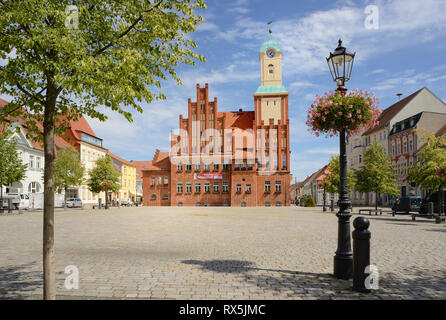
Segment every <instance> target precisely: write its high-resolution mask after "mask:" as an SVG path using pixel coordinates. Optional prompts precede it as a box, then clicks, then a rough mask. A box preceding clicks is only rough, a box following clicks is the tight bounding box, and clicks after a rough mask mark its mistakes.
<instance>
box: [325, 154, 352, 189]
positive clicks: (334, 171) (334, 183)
mask: <svg viewBox="0 0 446 320" xmlns="http://www.w3.org/2000/svg"><path fill="white" fill-rule="evenodd" d="M327 171H328V173H327V175H326V176H325V179H324V182H323V183H324V184H325V190H326V192H328V193H331V194H335V193H339V186H340V184H341V180H340V179H341V178H340V172H341V169H340V162H339V155H338V154H332V155H330V162H329V164H328V168H327ZM347 183H348V189H349V192H351V191H352V189H353V188H354V187H355V175H354V173H353V171H352V170H347Z"/></svg>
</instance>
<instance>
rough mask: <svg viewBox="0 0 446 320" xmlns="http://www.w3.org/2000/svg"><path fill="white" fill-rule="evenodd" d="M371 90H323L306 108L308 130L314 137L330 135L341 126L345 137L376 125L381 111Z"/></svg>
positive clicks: (333, 134)
mask: <svg viewBox="0 0 446 320" xmlns="http://www.w3.org/2000/svg"><path fill="white" fill-rule="evenodd" d="M378 104H379V101H377V100H376V97H375V95H374V94H373V93H371V94H369V93H368V92H367V91H365V92H363V91H360V90H358V89H356V90H352V91H350V92H347V93H346V94H345V95H343V94H341V93H340V92H339V91H334V92H326V93H325V95H324V96H322V97H321V96H317V97H316V100H315V102H314V103H313V104H312V105H311V109H310V110H307V113H308V115H307V118H308V119H307V122H306V124H307V126H309V127H310V128H309V129H308V131H310V132H314V134H315V135H316V136H319V135H320V134H326V135H327V136H330V137H333V136H335V135H337V134H338V132H339V131H341V130H342V129H345V131H346V133H347V135H348V136H350V135H352V134H355V133H359V132H362V131H363V130H364V129H366V128H370V127H374V126H376V125H378V120H377V119H378V117H379V115H380V114H381V110H379V108H378Z"/></svg>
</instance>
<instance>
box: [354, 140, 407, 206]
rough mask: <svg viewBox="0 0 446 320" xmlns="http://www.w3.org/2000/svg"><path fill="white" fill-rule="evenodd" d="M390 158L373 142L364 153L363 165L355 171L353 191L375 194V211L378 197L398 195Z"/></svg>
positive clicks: (397, 186)
mask: <svg viewBox="0 0 446 320" xmlns="http://www.w3.org/2000/svg"><path fill="white" fill-rule="evenodd" d="M393 170H394V167H393V165H392V162H391V159H390V156H389V155H387V154H386V153H385V151H384V148H383V147H382V146H381V145H379V144H378V143H377V142H373V143H372V144H371V145H370V146H369V147H368V148H367V149H366V150H365V152H364V163H363V165H362V167H361V168H360V169H359V170H355V180H356V186H355V189H356V190H358V191H359V192H365V193H367V192H374V193H375V209H378V195H379V194H381V193H387V194H389V195H394V196H396V195H398V193H399V185H398V184H397V183H396V178H395V175H394V173H393Z"/></svg>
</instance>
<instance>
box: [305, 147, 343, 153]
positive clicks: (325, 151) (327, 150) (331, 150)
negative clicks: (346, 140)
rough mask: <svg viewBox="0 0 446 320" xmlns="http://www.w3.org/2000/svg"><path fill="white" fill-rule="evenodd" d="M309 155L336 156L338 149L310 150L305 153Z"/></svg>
mask: <svg viewBox="0 0 446 320" xmlns="http://www.w3.org/2000/svg"><path fill="white" fill-rule="evenodd" d="M306 153H310V154H338V153H339V148H311V149H308V150H307V151H306Z"/></svg>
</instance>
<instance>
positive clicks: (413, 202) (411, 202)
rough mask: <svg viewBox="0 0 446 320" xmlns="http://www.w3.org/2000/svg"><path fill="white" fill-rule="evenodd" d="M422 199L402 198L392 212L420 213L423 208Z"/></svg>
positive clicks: (414, 197)
mask: <svg viewBox="0 0 446 320" xmlns="http://www.w3.org/2000/svg"><path fill="white" fill-rule="evenodd" d="M421 201H422V198H421V197H418V196H409V197H402V198H401V199H400V200H399V202H398V203H396V202H395V204H394V205H393V207H392V211H393V212H394V213H397V212H405V213H409V212H419V211H420V206H421Z"/></svg>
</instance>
